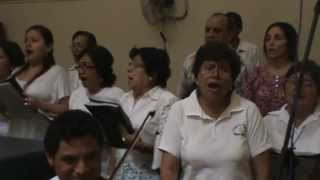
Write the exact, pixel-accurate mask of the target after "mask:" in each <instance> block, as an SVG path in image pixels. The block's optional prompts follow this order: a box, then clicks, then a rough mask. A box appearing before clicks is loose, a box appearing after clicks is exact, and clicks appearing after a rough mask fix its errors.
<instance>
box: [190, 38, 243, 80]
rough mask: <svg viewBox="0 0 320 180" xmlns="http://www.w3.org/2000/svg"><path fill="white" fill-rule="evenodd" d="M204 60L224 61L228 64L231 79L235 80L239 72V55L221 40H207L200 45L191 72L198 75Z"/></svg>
mask: <svg viewBox="0 0 320 180" xmlns="http://www.w3.org/2000/svg"><path fill="white" fill-rule="evenodd" d="M204 61H225V62H227V63H228V64H229V65H230V68H231V73H232V80H233V81H235V80H236V78H237V77H238V74H239V73H240V68H241V61H240V57H239V55H238V54H237V53H236V51H235V50H234V49H232V48H231V47H230V46H229V45H227V44H225V43H221V42H208V43H205V44H204V45H202V46H201V47H200V48H199V49H198V51H197V53H196V56H195V62H194V64H193V68H192V72H193V74H194V76H195V77H197V76H198V74H199V71H200V67H201V65H202V64H203V62H204Z"/></svg>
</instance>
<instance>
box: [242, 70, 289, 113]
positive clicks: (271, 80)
mask: <svg viewBox="0 0 320 180" xmlns="http://www.w3.org/2000/svg"><path fill="white" fill-rule="evenodd" d="M285 83H286V77H285V75H283V76H274V75H271V74H270V73H269V72H268V70H267V67H266V66H265V65H261V66H257V67H256V68H255V69H253V71H252V72H250V73H249V74H248V76H247V79H246V81H245V85H244V96H245V97H246V98H248V99H250V100H251V101H253V102H254V103H256V105H257V106H258V107H259V109H260V111H261V113H262V115H263V116H265V115H266V114H267V113H268V112H270V111H274V110H278V109H280V108H281V106H282V105H284V104H285V95H284V86H285Z"/></svg>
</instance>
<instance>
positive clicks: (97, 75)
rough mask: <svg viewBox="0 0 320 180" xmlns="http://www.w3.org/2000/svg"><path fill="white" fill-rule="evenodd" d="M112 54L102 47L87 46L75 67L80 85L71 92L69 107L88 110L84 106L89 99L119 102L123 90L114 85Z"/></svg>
mask: <svg viewBox="0 0 320 180" xmlns="http://www.w3.org/2000/svg"><path fill="white" fill-rule="evenodd" d="M112 64H113V57H112V54H111V53H110V52H109V51H108V50H107V49H106V48H104V47H102V46H97V47H93V48H89V49H87V50H86V51H85V52H84V55H83V56H82V57H81V58H80V60H79V62H78V65H77V66H76V69H77V70H78V74H79V78H80V80H81V82H82V86H79V87H78V88H77V89H76V90H75V91H73V92H72V94H71V96H70V99H69V109H81V110H84V111H88V110H87V108H86V107H85V106H84V105H85V104H87V103H88V102H90V100H89V98H90V99H94V100H98V101H109V102H114V103H119V98H120V97H121V96H122V95H123V91H122V90H121V89H120V88H118V87H116V86H114V83H115V81H116V75H115V74H114V72H113V69H112Z"/></svg>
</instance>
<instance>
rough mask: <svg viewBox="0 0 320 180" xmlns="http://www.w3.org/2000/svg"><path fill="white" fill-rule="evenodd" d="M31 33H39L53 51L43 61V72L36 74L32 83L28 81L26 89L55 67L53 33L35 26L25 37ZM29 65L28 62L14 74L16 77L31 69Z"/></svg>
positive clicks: (41, 26)
mask: <svg viewBox="0 0 320 180" xmlns="http://www.w3.org/2000/svg"><path fill="white" fill-rule="evenodd" d="M30 31H37V32H39V33H40V35H41V37H42V38H43V40H44V43H45V44H46V46H47V47H51V51H50V52H49V53H48V56H47V57H46V58H45V59H44V60H43V61H42V62H43V68H42V70H41V71H40V72H39V73H38V74H36V75H35V76H34V77H33V78H32V79H31V80H30V81H28V82H27V84H26V85H25V87H24V88H27V87H28V86H29V85H30V84H31V83H32V82H33V81H34V80H35V79H37V78H38V77H40V76H41V75H42V74H44V73H45V72H47V71H48V70H49V69H50V68H51V66H53V65H54V64H55V60H54V57H53V43H54V41H53V35H52V32H51V31H50V30H49V29H48V28H47V27H45V26H43V25H33V26H31V27H29V28H28V29H27V30H26V32H25V35H26V34H27V33H28V32H30ZM29 65H30V64H29V62H27V63H26V64H25V65H24V66H23V67H22V68H21V69H20V70H19V71H18V72H17V73H16V74H14V76H17V75H18V74H20V73H21V72H23V71H24V70H26V69H27V68H28V67H29Z"/></svg>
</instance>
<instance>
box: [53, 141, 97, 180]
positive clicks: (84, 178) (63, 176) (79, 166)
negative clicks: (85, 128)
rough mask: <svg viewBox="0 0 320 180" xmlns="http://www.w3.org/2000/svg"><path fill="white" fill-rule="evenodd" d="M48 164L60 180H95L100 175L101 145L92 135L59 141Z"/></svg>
mask: <svg viewBox="0 0 320 180" xmlns="http://www.w3.org/2000/svg"><path fill="white" fill-rule="evenodd" d="M47 158H48V161H49V164H50V165H51V166H52V167H53V168H54V170H55V172H56V175H57V176H58V177H59V178H60V180H96V179H98V178H99V176H100V168H101V167H100V164H101V146H100V145H99V144H98V142H97V140H96V139H95V138H93V137H92V136H90V135H88V136H83V137H80V138H74V139H71V140H69V141H62V142H60V146H59V149H58V151H57V152H56V154H55V155H54V157H51V156H50V155H47Z"/></svg>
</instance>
